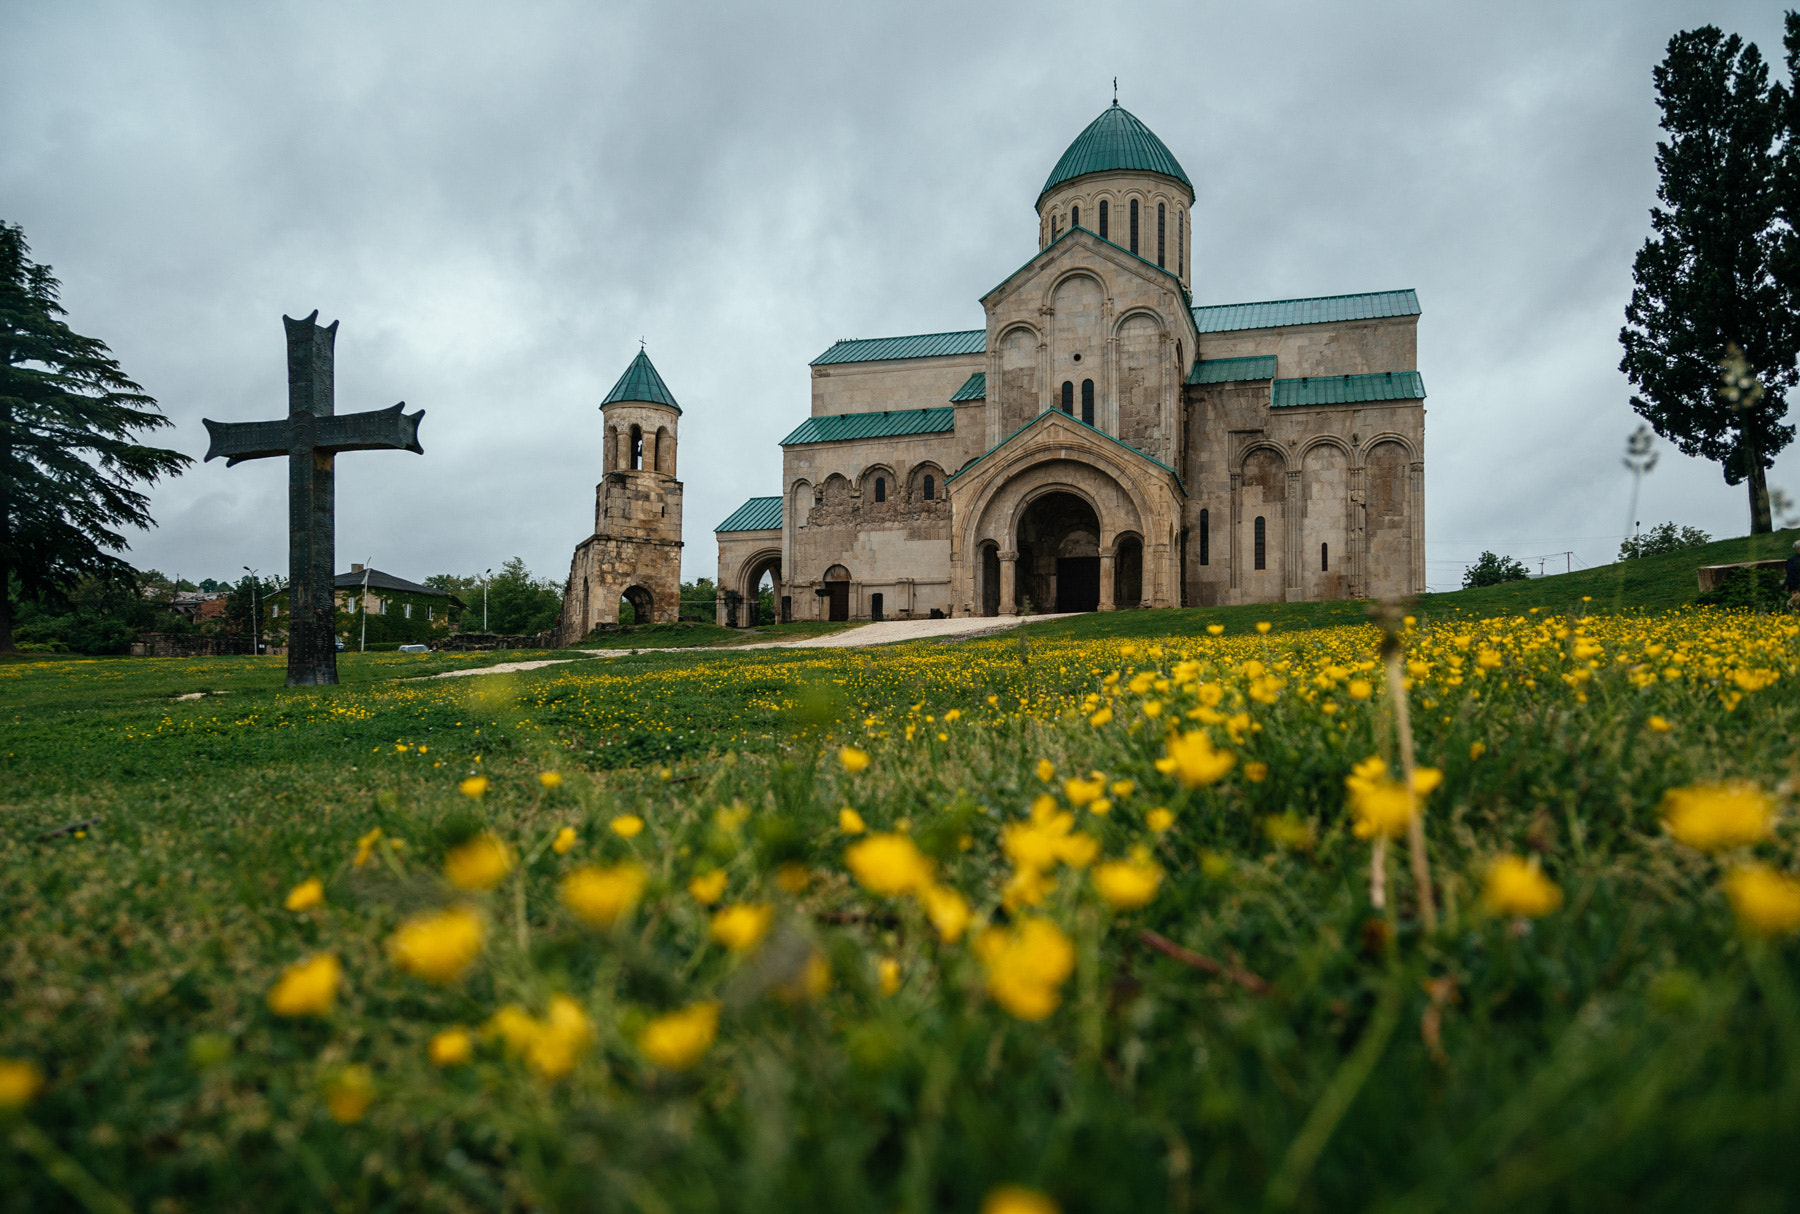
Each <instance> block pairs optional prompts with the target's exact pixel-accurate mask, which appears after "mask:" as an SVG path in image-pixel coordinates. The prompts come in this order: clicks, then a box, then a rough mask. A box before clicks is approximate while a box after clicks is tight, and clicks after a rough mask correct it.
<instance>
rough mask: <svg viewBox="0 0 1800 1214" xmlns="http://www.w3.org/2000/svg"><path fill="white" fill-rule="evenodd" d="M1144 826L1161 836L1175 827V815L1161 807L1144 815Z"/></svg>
mask: <svg viewBox="0 0 1800 1214" xmlns="http://www.w3.org/2000/svg"><path fill="white" fill-rule="evenodd" d="M1144 825H1145V826H1148V827H1149V828H1150V829H1151V830H1153V831H1155V832H1156V833H1157V834H1159V835H1160V834H1162V833H1163V832H1164V831H1166V830H1168V829H1169V828H1170V827H1171V826H1173V825H1175V815H1174V814H1172V813H1170V812H1169V811H1168V810H1166V809H1164V808H1163V807H1162V806H1160V805H1159V806H1157V807H1156V808H1155V809H1153V810H1151V811H1150V812H1149V813H1147V814H1145V815H1144Z"/></svg>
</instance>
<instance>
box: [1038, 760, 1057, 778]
mask: <svg viewBox="0 0 1800 1214" xmlns="http://www.w3.org/2000/svg"><path fill="white" fill-rule="evenodd" d="M1037 778H1038V779H1040V780H1042V781H1043V782H1044V783H1046V784H1048V783H1050V781H1051V780H1054V779H1055V778H1056V764H1054V763H1052V762H1051V761H1050V760H1049V759H1039V760H1038V761H1037Z"/></svg>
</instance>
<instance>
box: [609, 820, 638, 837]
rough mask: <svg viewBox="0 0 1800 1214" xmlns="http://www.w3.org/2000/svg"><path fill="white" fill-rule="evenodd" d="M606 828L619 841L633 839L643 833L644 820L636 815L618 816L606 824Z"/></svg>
mask: <svg viewBox="0 0 1800 1214" xmlns="http://www.w3.org/2000/svg"><path fill="white" fill-rule="evenodd" d="M607 826H609V827H610V828H611V829H612V833H613V834H615V835H617V836H619V838H621V839H635V838H637V837H638V835H640V834H642V833H643V830H644V820H643V819H642V818H640V817H638V816H637V815H636V814H620V815H619V816H618V817H616V818H614V819H613V820H612V821H611V822H609V823H607Z"/></svg>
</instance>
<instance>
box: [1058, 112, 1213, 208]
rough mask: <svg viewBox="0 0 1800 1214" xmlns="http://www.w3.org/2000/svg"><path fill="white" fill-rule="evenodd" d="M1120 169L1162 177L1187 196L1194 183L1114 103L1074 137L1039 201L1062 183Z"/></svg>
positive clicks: (1140, 125) (1160, 145) (1149, 134)
mask: <svg viewBox="0 0 1800 1214" xmlns="http://www.w3.org/2000/svg"><path fill="white" fill-rule="evenodd" d="M1120 169H1123V170H1127V171H1131V172H1139V173H1161V174H1162V175H1163V176H1164V177H1173V178H1174V179H1175V180H1177V181H1179V182H1180V183H1181V184H1182V185H1185V186H1186V187H1187V188H1188V192H1189V193H1192V192H1193V189H1194V183H1193V182H1191V181H1189V180H1188V175H1187V174H1186V173H1184V172H1182V170H1181V165H1180V163H1179V162H1178V161H1177V160H1176V159H1175V157H1174V155H1173V154H1172V153H1170V151H1169V149H1168V148H1167V147H1165V146H1164V145H1163V141H1162V140H1160V139H1158V138H1157V137H1156V134H1155V132H1153V131H1151V129H1150V128H1149V127H1147V126H1145V125H1144V124H1143V123H1142V122H1139V121H1138V118H1137V115H1136V114H1133V113H1132V112H1131V111H1130V110H1128V109H1126V108H1124V107H1123V106H1121V105H1120V104H1119V103H1118V102H1117V101H1115V102H1113V103H1112V105H1110V106H1108V107H1107V108H1106V109H1104V110H1101V111H1100V117H1098V118H1096V119H1094V120H1093V121H1092V122H1090V123H1088V126H1087V130H1085V131H1083V132H1081V134H1079V135H1077V136H1076V137H1075V142H1074V143H1071V144H1070V145H1069V150H1068V151H1066V152H1064V153H1063V154H1062V159H1061V160H1059V161H1057V162H1056V167H1055V168H1054V169H1051V170H1050V180H1048V181H1046V182H1045V183H1044V188H1043V190H1042V191H1041V192H1040V193H1039V194H1038V198H1039V199H1042V198H1043V196H1044V195H1045V194H1048V193H1049V192H1050V191H1051V190H1054V189H1055V188H1056V187H1057V186H1059V185H1061V184H1062V183H1063V182H1065V181H1073V180H1074V179H1075V178H1077V177H1086V176H1087V175H1088V174H1089V173H1110V172H1113V171H1116V170H1120Z"/></svg>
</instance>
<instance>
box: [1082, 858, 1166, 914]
mask: <svg viewBox="0 0 1800 1214" xmlns="http://www.w3.org/2000/svg"><path fill="white" fill-rule="evenodd" d="M1093 881H1094V888H1095V889H1096V890H1098V891H1099V892H1100V896H1101V897H1102V898H1104V899H1106V904H1107V905H1108V906H1110V907H1112V908H1113V909H1114V910H1135V909H1137V908H1138V907H1140V906H1143V905H1144V904H1145V903H1147V902H1149V901H1150V899H1152V898H1154V897H1156V889H1157V886H1159V885H1161V884H1162V869H1160V868H1158V867H1157V866H1156V865H1154V864H1152V863H1150V862H1149V861H1148V860H1129V861H1109V862H1108V863H1106V864H1099V865H1095V867H1094V874H1093Z"/></svg>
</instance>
